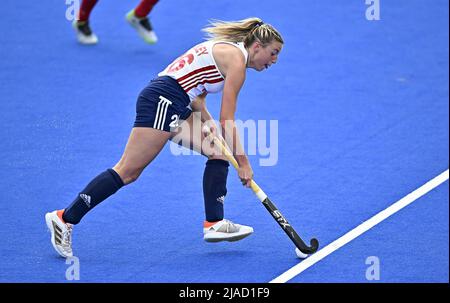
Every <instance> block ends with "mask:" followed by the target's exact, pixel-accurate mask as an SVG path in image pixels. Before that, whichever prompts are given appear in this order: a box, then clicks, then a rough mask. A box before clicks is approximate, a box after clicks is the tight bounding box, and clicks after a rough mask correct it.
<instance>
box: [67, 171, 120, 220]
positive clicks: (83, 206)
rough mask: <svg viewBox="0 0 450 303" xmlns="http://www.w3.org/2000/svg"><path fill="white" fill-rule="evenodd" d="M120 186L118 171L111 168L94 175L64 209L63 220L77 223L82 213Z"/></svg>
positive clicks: (84, 213)
mask: <svg viewBox="0 0 450 303" xmlns="http://www.w3.org/2000/svg"><path fill="white" fill-rule="evenodd" d="M122 186H124V183H123V181H122V179H121V178H120V176H119V174H118V173H116V172H115V171H114V170H113V169H111V168H110V169H108V170H106V171H104V172H103V173H101V174H100V175H98V176H97V177H95V178H94V179H93V180H92V181H91V182H90V183H89V184H88V185H87V186H86V188H85V189H83V190H82V191H81V192H80V194H79V195H78V197H77V198H76V199H75V200H74V201H73V202H72V204H70V205H69V207H67V208H66V209H65V210H64V213H63V216H62V219H63V221H64V222H66V223H71V224H77V223H79V222H80V220H81V218H83V216H84V215H86V214H87V213H88V212H89V211H90V210H91V209H93V208H94V207H95V206H96V205H98V204H100V202H102V201H103V200H105V199H106V198H108V197H109V196H111V195H112V194H114V193H115V192H117V191H118V190H119V189H120V188H121V187H122Z"/></svg>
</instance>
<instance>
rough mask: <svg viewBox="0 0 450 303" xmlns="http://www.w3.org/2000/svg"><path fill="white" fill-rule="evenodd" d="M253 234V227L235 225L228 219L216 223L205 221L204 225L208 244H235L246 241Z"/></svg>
mask: <svg viewBox="0 0 450 303" xmlns="http://www.w3.org/2000/svg"><path fill="white" fill-rule="evenodd" d="M252 233H253V228H252V227H250V226H245V225H240V224H235V223H233V222H231V221H229V220H226V219H223V220H221V221H218V222H215V223H210V222H207V221H205V222H204V224H203V239H204V240H205V241H206V242H220V241H229V242H233V241H238V240H241V239H244V238H245V237H247V236H249V235H251V234H252Z"/></svg>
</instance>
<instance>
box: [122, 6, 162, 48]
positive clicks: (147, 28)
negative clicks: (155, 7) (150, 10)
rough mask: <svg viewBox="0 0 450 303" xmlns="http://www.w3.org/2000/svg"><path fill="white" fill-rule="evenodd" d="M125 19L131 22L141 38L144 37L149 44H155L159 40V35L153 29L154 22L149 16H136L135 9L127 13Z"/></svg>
mask: <svg viewBox="0 0 450 303" xmlns="http://www.w3.org/2000/svg"><path fill="white" fill-rule="evenodd" d="M125 19H126V20H127V21H128V23H130V25H131V26H132V27H134V28H135V29H136V31H137V32H138V34H139V36H141V38H142V39H144V41H145V42H147V43H149V44H154V43H156V42H157V41H158V37H157V36H156V34H155V32H154V31H153V28H152V24H151V23H150V20H149V19H148V18H147V17H145V18H138V17H136V15H135V14H134V9H133V10H131V11H130V12H128V13H127V14H126V16H125Z"/></svg>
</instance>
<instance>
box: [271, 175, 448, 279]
mask: <svg viewBox="0 0 450 303" xmlns="http://www.w3.org/2000/svg"><path fill="white" fill-rule="evenodd" d="M447 180H448V169H447V170H446V171H445V172H443V173H441V174H440V175H439V176H437V177H435V178H434V179H432V180H430V181H428V182H427V183H425V184H424V185H422V186H421V187H419V188H418V189H416V190H415V191H413V192H412V193H410V194H408V195H407V196H405V197H403V198H402V199H400V200H398V201H397V202H395V203H394V204H392V205H391V206H389V207H388V208H386V209H385V210H383V211H381V212H379V213H378V214H376V215H375V216H373V217H372V218H370V219H369V220H367V221H365V222H363V223H362V224H360V225H358V226H357V227H356V228H354V229H353V230H351V231H349V232H348V233H346V234H345V235H343V236H342V237H340V238H339V239H337V240H335V241H334V242H332V243H330V244H328V245H327V246H325V247H324V248H322V249H320V250H319V251H317V252H316V253H315V254H313V255H312V256H310V257H308V258H307V259H305V260H303V261H302V262H300V263H299V264H297V265H295V266H294V267H292V268H290V269H289V270H287V271H286V272H284V273H283V274H281V275H280V276H278V277H276V278H275V279H273V280H272V281H270V283H285V282H287V281H289V280H290V279H292V278H294V277H295V276H297V275H298V274H300V273H301V272H303V271H304V270H306V269H308V268H309V267H311V266H312V265H314V264H316V263H317V262H319V261H320V260H322V259H323V258H325V257H326V256H328V255H329V254H331V253H333V252H334V251H335V250H338V249H339V248H341V247H342V246H344V245H345V244H347V243H349V242H350V241H352V240H353V239H355V238H356V237H358V236H360V235H361V234H363V233H365V232H366V231H368V230H369V229H371V228H372V227H374V226H375V225H377V224H378V223H380V222H381V221H383V220H385V219H387V218H388V217H390V216H391V215H393V214H395V213H396V212H398V211H399V210H401V209H402V208H404V207H405V206H407V205H409V204H411V203H412V202H414V201H416V200H417V199H419V198H420V197H422V196H423V195H425V194H426V193H428V192H429V191H431V190H432V189H434V188H436V187H438V186H439V185H441V184H442V183H444V182H445V181H447Z"/></svg>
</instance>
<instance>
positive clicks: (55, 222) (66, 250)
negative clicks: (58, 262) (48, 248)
mask: <svg viewBox="0 0 450 303" xmlns="http://www.w3.org/2000/svg"><path fill="white" fill-rule="evenodd" d="M45 223H46V224H47V227H48V229H49V230H50V232H51V234H52V235H51V241H52V245H53V248H54V249H55V250H56V252H57V253H58V254H59V255H60V256H61V257H64V258H68V257H72V256H73V252H72V228H73V225H72V224H69V223H64V222H63V221H62V219H61V218H60V217H59V216H58V211H56V210H55V211H53V212H51V213H47V214H45Z"/></svg>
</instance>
